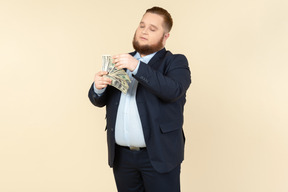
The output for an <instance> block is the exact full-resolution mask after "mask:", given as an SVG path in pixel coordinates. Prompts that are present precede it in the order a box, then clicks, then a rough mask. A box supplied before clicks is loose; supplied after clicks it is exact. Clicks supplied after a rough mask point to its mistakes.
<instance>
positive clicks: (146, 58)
mask: <svg viewBox="0 0 288 192" xmlns="http://www.w3.org/2000/svg"><path fill="white" fill-rule="evenodd" d="M156 53H157V52H154V53H152V54H150V55H146V56H144V57H141V56H140V54H139V53H138V52H137V53H136V54H135V55H134V57H135V58H136V59H138V60H141V61H142V62H144V63H146V64H147V63H149V61H150V60H151V59H152V57H153V56H154V55H155V54H156Z"/></svg>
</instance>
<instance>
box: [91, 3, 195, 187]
mask: <svg viewBox="0 0 288 192" xmlns="http://www.w3.org/2000/svg"><path fill="white" fill-rule="evenodd" d="M172 24H173V21H172V18H171V16H170V14H169V13H168V12H167V11H166V10H165V9H163V8H160V7H153V8H151V9H148V10H146V13H145V14H144V15H143V17H142V20H141V22H140V24H139V26H138V28H137V29H136V32H135V35H134V39H133V47H134V49H135V52H132V53H130V54H119V55H115V56H113V59H114V61H113V62H114V63H115V66H116V67H117V68H118V69H125V70H126V71H127V73H128V75H129V77H130V80H131V83H130V84H129V89H128V91H127V93H126V94H124V93H121V92H120V91H119V90H118V89H116V88H114V87H112V86H110V84H111V80H110V79H108V78H106V77H104V75H106V74H107V72H104V71H100V72H98V73H96V75H95V79H94V83H93V84H92V86H91V88H90V90H89V99H90V101H91V102H92V103H93V104H94V105H95V106H97V107H103V106H106V120H107V126H106V130H107V142H108V153H109V165H110V166H111V167H113V172H114V177H115V181H116V185H117V189H118V191H119V192H142V191H146V192H178V191H180V166H181V162H182V161H183V158H184V142H185V137H184V133H183V129H182V125H183V110H184V104H185V102H186V91H187V89H188V87H189V86H190V83H191V77H190V70H189V67H188V62H187V59H186V57H185V56H184V55H179V54H178V55H173V54H172V53H171V52H169V51H166V49H165V48H164V47H165V43H166V40H167V39H168V37H169V32H170V30H171V27H172Z"/></svg>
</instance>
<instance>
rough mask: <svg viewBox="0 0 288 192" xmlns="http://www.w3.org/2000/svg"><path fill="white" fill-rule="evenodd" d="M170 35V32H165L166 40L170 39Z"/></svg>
mask: <svg viewBox="0 0 288 192" xmlns="http://www.w3.org/2000/svg"><path fill="white" fill-rule="evenodd" d="M168 37H170V33H165V34H164V39H165V41H166V40H167V39H168Z"/></svg>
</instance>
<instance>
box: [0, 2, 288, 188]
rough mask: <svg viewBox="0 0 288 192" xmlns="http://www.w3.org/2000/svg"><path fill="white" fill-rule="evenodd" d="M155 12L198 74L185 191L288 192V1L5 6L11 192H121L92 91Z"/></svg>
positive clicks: (188, 122) (3, 148) (188, 119)
mask: <svg viewBox="0 0 288 192" xmlns="http://www.w3.org/2000/svg"><path fill="white" fill-rule="evenodd" d="M154 5H160V6H163V7H164V8H166V9H168V10H169V11H170V13H171V14H172V16H173V18H174V22H175V25H174V28H173V30H172V31H171V36H170V39H169V40H168V42H167V46H166V47H167V49H169V50H171V51H172V52H173V53H183V54H185V55H186V56H187V57H188V60H189V62H190V67H191V70H192V78H193V84H192V85H191V87H190V89H189V91H188V95H187V105H186V108H185V124H184V129H185V132H186V137H187V145H186V157H185V161H184V162H183V166H182V175H181V180H182V191H185V192H194V191H195V192H212V191H213V192H287V191H288V163H287V162H288V129H287V128H288V121H287V114H288V110H287V108H288V101H287V98H288V89H287V87H288V86H287V82H288V76H287V72H288V65H287V64H288V62H287V61H288V59H287V55H288V54H287V51H288V12H287V10H288V2H287V1H286V0H217V1H216V0H205V1H204V0H177V1H175V0H173V1H172V0H171V1H168V0H165V1H164V0H162V1H152V0H145V1H132V0H123V1H116V0H115V1H111V0H105V1H96V0H95V1H93V0H73V1H71V0H42V1H40V0H39V1H37V0H34V1H33V0H26V1H25V0H23V1H22V0H0V26H1V28H0V90H1V100H0V118H1V121H0V191H1V192H83V191H85V192H90V191H91V192H92V191H97V192H98V191H116V188H115V184H114V180H113V175H112V170H111V169H110V168H109V167H108V165H107V149H106V138H105V132H104V125H105V121H104V115H105V111H104V109H99V108H95V107H93V106H92V105H91V104H90V103H89V100H88V97H87V92H88V89H89V87H90V84H91V83H92V81H93V77H94V73H95V72H96V71H98V70H99V69H100V68H101V55H102V54H117V53H126V52H129V51H132V46H131V41H132V36H133V34H134V31H135V29H136V27H137V25H138V22H139V21H140V19H141V17H142V14H143V13H144V11H145V10H146V9H147V8H150V7H152V6H154Z"/></svg>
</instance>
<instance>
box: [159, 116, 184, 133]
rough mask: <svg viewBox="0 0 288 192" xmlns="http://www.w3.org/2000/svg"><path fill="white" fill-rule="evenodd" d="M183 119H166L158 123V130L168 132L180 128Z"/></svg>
mask: <svg viewBox="0 0 288 192" xmlns="http://www.w3.org/2000/svg"><path fill="white" fill-rule="evenodd" d="M182 125H183V121H182V120H181V119H178V120H173V121H168V122H165V123H162V124H160V130H161V132H162V133H169V132H172V131H176V130H179V129H181V128H182Z"/></svg>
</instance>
